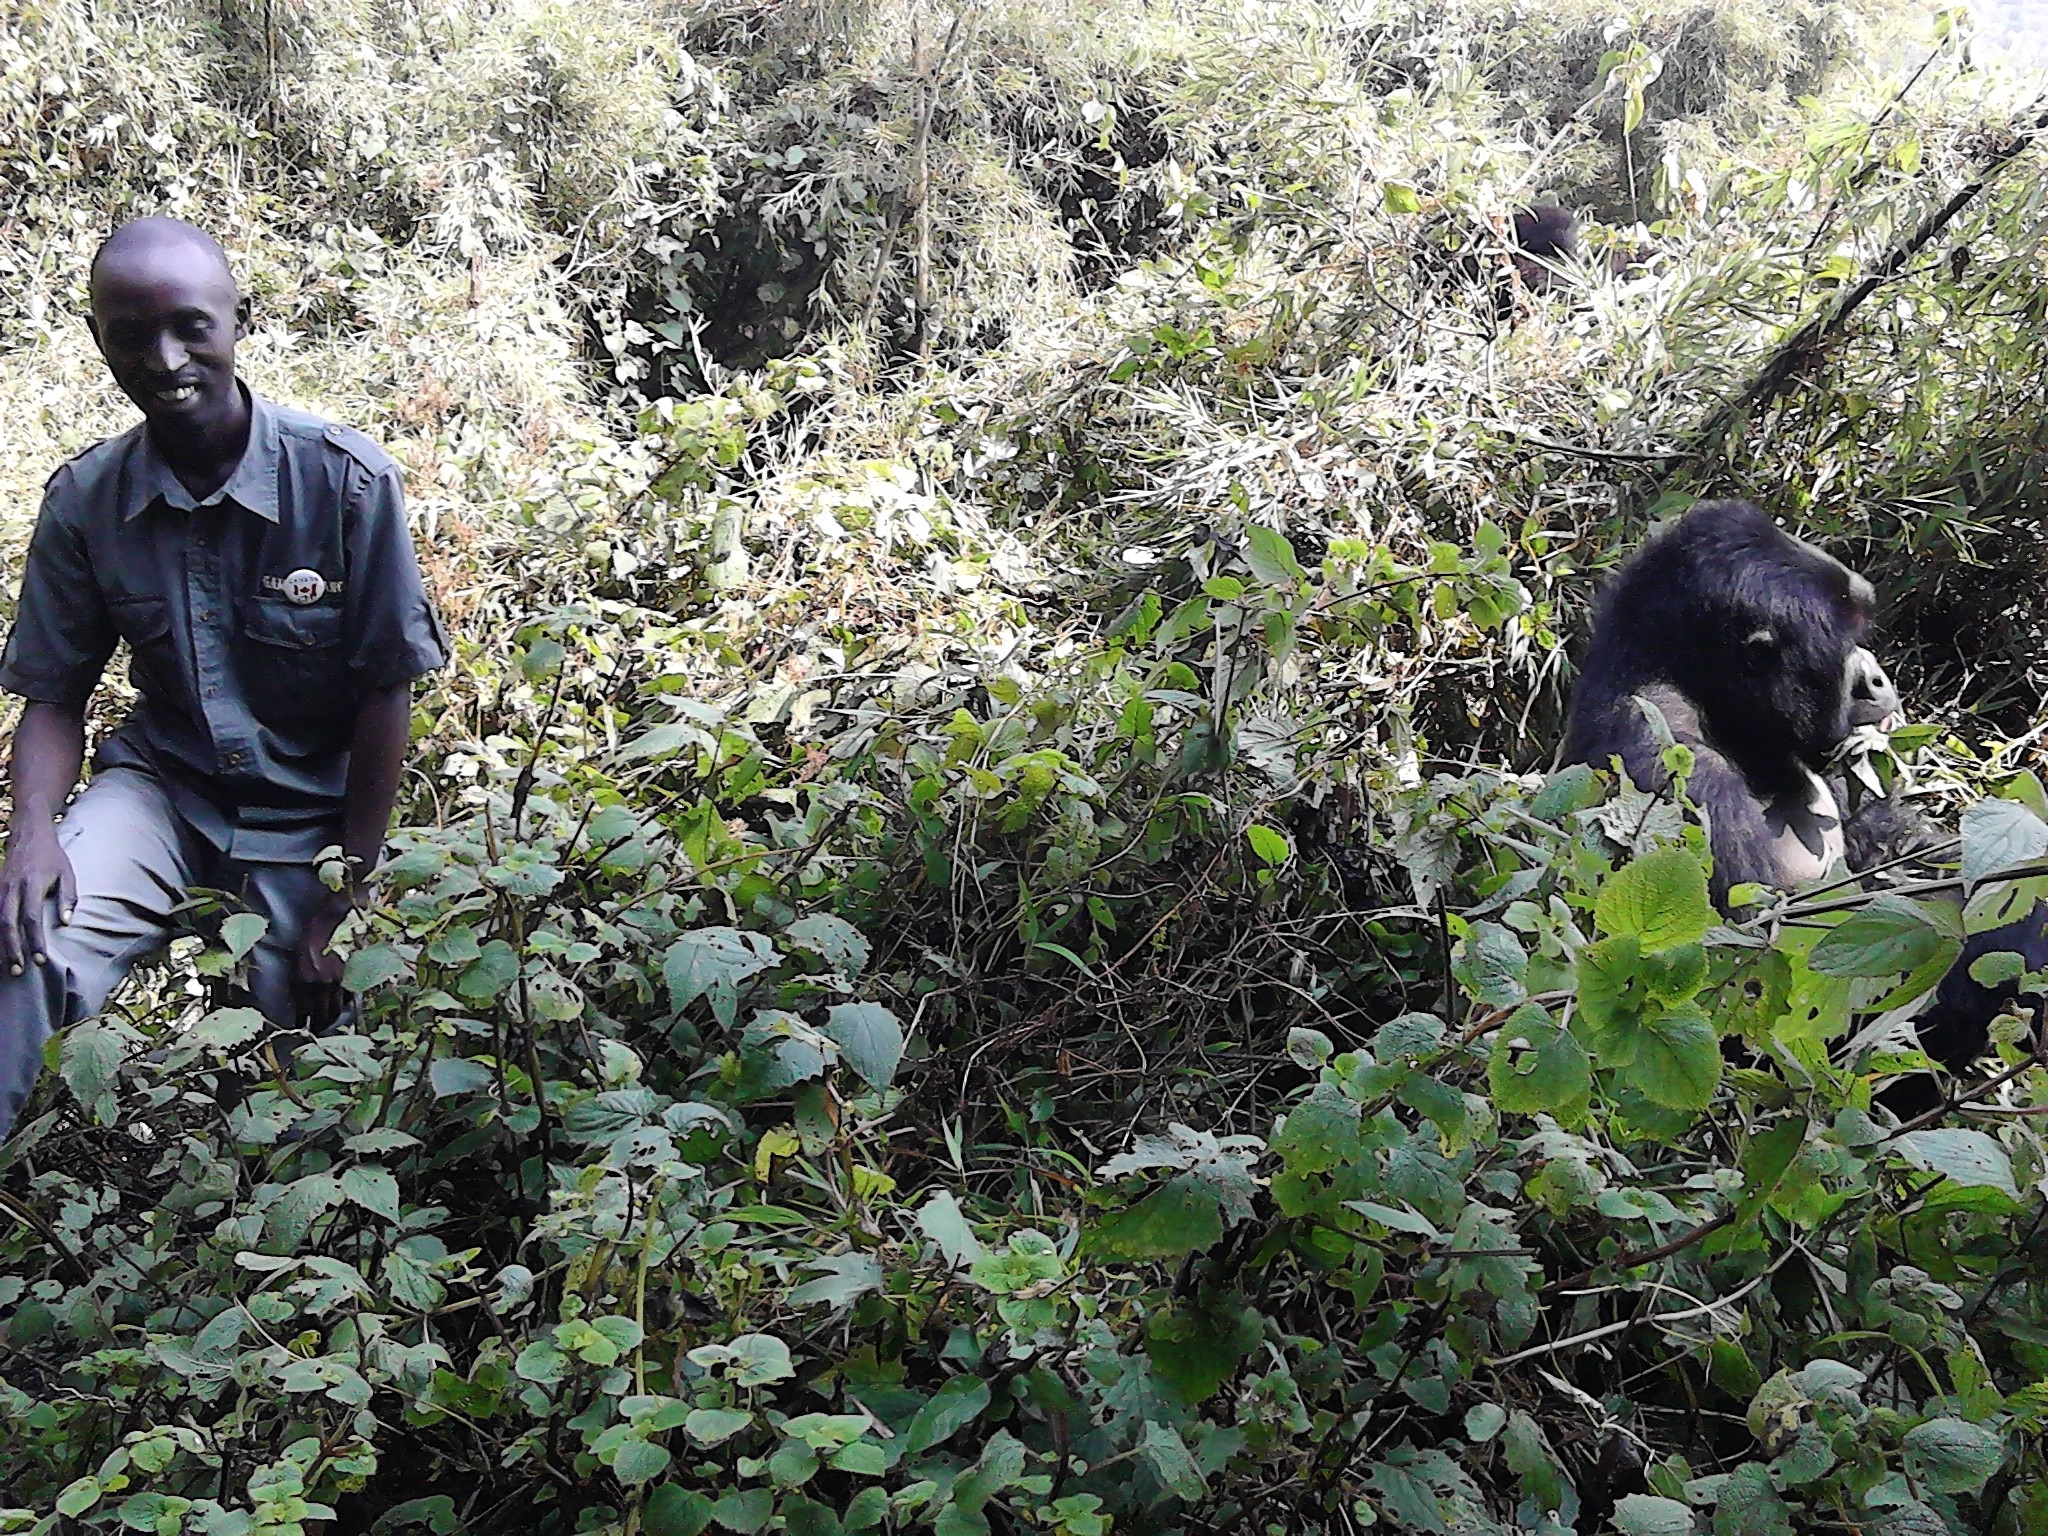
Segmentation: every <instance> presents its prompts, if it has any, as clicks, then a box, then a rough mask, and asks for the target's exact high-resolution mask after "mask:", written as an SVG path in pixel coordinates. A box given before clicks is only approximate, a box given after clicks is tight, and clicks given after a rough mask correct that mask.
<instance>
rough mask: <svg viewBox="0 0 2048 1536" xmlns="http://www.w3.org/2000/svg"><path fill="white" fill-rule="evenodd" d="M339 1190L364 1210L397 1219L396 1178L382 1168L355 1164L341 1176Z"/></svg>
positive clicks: (392, 1219)
mask: <svg viewBox="0 0 2048 1536" xmlns="http://www.w3.org/2000/svg"><path fill="white" fill-rule="evenodd" d="M341 1192H342V1194H343V1195H345V1196H347V1197H348V1198H349V1199H351V1200H353V1201H355V1203H356V1204H357V1205H360V1206H361V1207H362V1208H363V1209H364V1210H366V1211H370V1212H373V1213H374V1214H376V1215H378V1216H382V1217H383V1218H384V1219H385V1220H386V1221H397V1220H398V1217H399V1210H398V1180H396V1179H394V1178H393V1177H392V1176H391V1174H390V1172H389V1171H388V1170H386V1169H383V1168H371V1167H365V1166H360V1165H359V1166H357V1167H354V1168H351V1169H349V1170H348V1171H347V1172H345V1173H344V1174H342V1176H341Z"/></svg>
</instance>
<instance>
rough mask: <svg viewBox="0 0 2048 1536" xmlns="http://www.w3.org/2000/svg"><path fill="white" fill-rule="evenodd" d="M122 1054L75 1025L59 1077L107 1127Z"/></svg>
mask: <svg viewBox="0 0 2048 1536" xmlns="http://www.w3.org/2000/svg"><path fill="white" fill-rule="evenodd" d="M122 1053H123V1044H122V1040H121V1037H120V1036H119V1035H118V1034H116V1033H115V1032H114V1031H113V1030H112V1029H111V1028H109V1027H108V1026H107V1025H105V1024H101V1023H99V1022H97V1021H95V1020H92V1019H88V1020H86V1021H85V1022H84V1023H83V1024H74V1025H73V1026H72V1027H71V1028H70V1029H68V1030H66V1031H65V1032H64V1035H63V1044H62V1046H61V1047H60V1054H59V1056H58V1062H59V1066H58V1073H59V1075H60V1076H62V1077H63V1079H64V1086H65V1087H67V1088H69V1089H70V1090H71V1093H72V1096H73V1097H74V1098H76V1099H77V1100H78V1102H79V1103H80V1104H83V1105H84V1106H85V1107H86V1109H87V1110H88V1111H90V1112H91V1114H92V1117H93V1118H94V1119H95V1120H97V1121H99V1122H100V1123H101V1124H103V1125H104V1124H109V1123H111V1122H112V1120H113V1118H114V1079H115V1074H116V1073H117V1072H118V1071H119V1070H120V1066H121V1056H122ZM72 1486H73V1487H76V1486H77V1485H76V1484H73V1485H72ZM94 1497H95V1498H97V1497H98V1495H97V1494H95V1495H94Z"/></svg>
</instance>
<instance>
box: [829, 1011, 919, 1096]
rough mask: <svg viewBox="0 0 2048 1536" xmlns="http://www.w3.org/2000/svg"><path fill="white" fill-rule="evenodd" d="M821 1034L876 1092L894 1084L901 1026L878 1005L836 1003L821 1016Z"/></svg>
mask: <svg viewBox="0 0 2048 1536" xmlns="http://www.w3.org/2000/svg"><path fill="white" fill-rule="evenodd" d="M825 1033H826V1034H827V1035H829V1036H830V1037H831V1039H832V1043H833V1044H834V1045H836V1046H838V1047H839V1054H840V1055H841V1056H843V1057H844V1058H845V1059H846V1064H847V1065H848V1066H849V1067H851V1068H853V1070H854V1071H856V1072H858V1073H859V1074H860V1075H861V1076H862V1077H863V1078H865V1079H866V1080H867V1082H868V1083H869V1084H870V1085H871V1086H873V1087H876V1088H886V1087H888V1086H889V1084H890V1083H891V1082H893V1081H894V1080H895V1077H896V1068H897V1065H898V1064H899V1063H900V1062H901V1061H902V1060H903V1044H904V1041H903V1026H902V1025H901V1024H899V1023H897V1022H896V1015H895V1014H893V1013H891V1012H890V1011H889V1010H888V1009H886V1008H884V1007H883V1006H882V1005H881V1004H880V1003H839V1004H837V1005H835V1006H834V1007H832V1008H831V1009H830V1010H828V1011H827V1013H826V1014H825Z"/></svg>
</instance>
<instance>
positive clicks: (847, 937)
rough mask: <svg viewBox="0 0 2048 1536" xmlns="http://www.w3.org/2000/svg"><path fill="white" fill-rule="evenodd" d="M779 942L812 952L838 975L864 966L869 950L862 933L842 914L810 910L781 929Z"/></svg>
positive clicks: (851, 974)
mask: <svg viewBox="0 0 2048 1536" xmlns="http://www.w3.org/2000/svg"><path fill="white" fill-rule="evenodd" d="M782 938H783V942H784V943H786V944H788V945H789V946H790V947H791V948H793V949H801V950H803V951H804V952H806V953H807V954H813V955H816V956H817V957H818V958H819V959H820V960H823V961H824V962H825V963H826V964H827V965H829V966H831V967H832V968H833V969H834V970H835V971H837V972H839V974H840V975H842V976H845V977H848V978H852V977H856V976H858V975H860V973H861V972H862V971H864V970H866V969H867V965H868V956H869V955H870V954H871V953H872V952H873V951H872V946H870V945H869V943H868V941H867V938H866V936H865V935H863V934H862V933H861V931H860V930H859V929H858V928H856V927H854V926H853V924H851V923H849V922H848V921H847V920H846V919H845V918H843V917H834V916H833V915H832V914H831V913H829V912H813V913H811V914H810V915H809V916H808V917H800V918H798V919H797V920H796V921H795V922H793V923H791V924H790V925H789V926H788V927H787V928H785V929H783V930H782Z"/></svg>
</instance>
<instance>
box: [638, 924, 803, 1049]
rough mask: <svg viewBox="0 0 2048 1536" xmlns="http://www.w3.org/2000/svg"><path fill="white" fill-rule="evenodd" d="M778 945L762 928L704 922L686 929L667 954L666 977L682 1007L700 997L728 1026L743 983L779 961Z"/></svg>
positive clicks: (664, 962) (664, 961)
mask: <svg viewBox="0 0 2048 1536" xmlns="http://www.w3.org/2000/svg"><path fill="white" fill-rule="evenodd" d="M775 959H776V954H775V947H774V946H773V945H772V944H770V943H769V942H768V940H766V939H765V938H763V937H762V936H761V935H760V934H758V933H742V932H740V930H739V929H737V928H699V929H696V930H694V931H693V932H690V933H686V934H684V935H683V936H682V937H681V938H680V939H678V940H676V942H675V943H673V944H671V945H670V946H669V947H668V953H667V954H666V955H664V956H663V957H662V962H661V974H662V979H663V980H664V981H666V982H667V983H668V990H669V998H670V1001H672V1002H673V1003H674V1004H675V1006H676V1007H677V1008H678V1009H682V1008H687V1007H688V1006H689V1005H690V1004H691V1003H694V1002H695V1001H697V999H698V998H700V997H701V998H704V999H706V1000H707V1001H708V1002H709V1003H710V1005H711V1012H712V1014H713V1016H714V1017H716V1018H717V1019H718V1021H719V1022H720V1023H721V1024H724V1025H726V1026H727V1027H728V1028H729V1027H730V1026H731V1024H732V1021H733V1015H734V1013H735V1012H736V1011H737V1009H738V1006H739V989H740V984H741V983H742V982H744V981H746V980H748V979H749V978H750V977H753V976H757V975H759V974H760V973H761V972H762V971H765V970H767V969H768V967H770V966H771V965H773V964H774V963H775Z"/></svg>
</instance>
